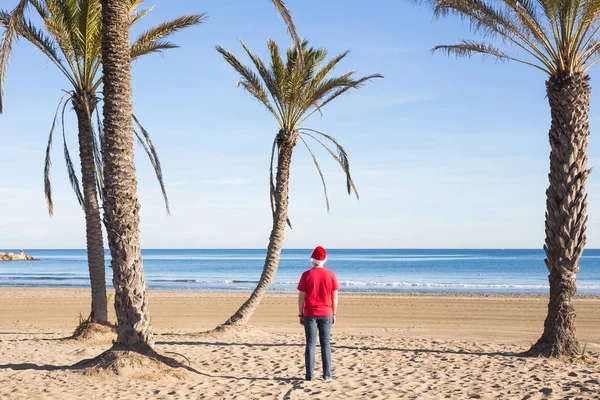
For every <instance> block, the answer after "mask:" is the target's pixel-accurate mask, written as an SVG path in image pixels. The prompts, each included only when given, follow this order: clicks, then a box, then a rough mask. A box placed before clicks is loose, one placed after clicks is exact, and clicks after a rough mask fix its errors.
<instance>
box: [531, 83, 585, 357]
mask: <svg viewBox="0 0 600 400" xmlns="http://www.w3.org/2000/svg"><path fill="white" fill-rule="evenodd" d="M546 87H547V92H548V101H549V103H550V111H551V115H552V125H551V127H550V147H551V152H550V173H549V175H548V177H549V180H550V186H549V187H548V190H547V191H546V196H547V200H546V243H545V245H544V250H545V251H546V257H547V258H546V260H545V262H546V266H547V267H548V271H549V272H550V274H549V276H548V279H549V282H550V301H549V303H548V315H547V317H546V321H545V322H544V333H543V334H542V337H541V338H540V339H539V340H538V341H537V343H536V344H534V345H533V346H532V347H531V349H530V350H529V354H531V355H535V356H537V355H543V356H546V357H552V356H561V355H567V356H569V355H574V354H577V353H578V352H579V343H578V342H577V338H576V337H575V309H574V307H573V297H574V296H575V293H576V291H577V287H576V284H575V281H576V274H577V272H578V271H579V259H580V257H581V253H582V252H583V249H584V247H585V243H586V225H587V218H588V217H587V195H586V193H585V184H586V181H587V178H588V176H589V174H590V172H591V169H589V170H587V169H586V165H587V161H588V159H587V154H586V153H587V147H588V139H589V136H590V126H589V121H588V113H589V106H590V97H591V93H592V90H591V88H590V85H589V77H588V76H587V75H583V74H575V75H571V76H554V77H551V78H550V79H549V80H548V82H547V83H546Z"/></svg>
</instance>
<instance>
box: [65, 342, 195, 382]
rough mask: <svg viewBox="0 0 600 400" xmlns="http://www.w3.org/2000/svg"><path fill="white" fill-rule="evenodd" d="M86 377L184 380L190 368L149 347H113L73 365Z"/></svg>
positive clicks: (190, 370) (192, 370) (191, 370)
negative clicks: (109, 376)
mask: <svg viewBox="0 0 600 400" xmlns="http://www.w3.org/2000/svg"><path fill="white" fill-rule="evenodd" d="M73 367H74V368H76V369H83V370H84V373H85V374H86V375H111V376H115V375H116V376H122V377H127V378H137V379H145V380H160V379H169V380H173V379H175V380H179V379H185V377H186V376H187V374H189V373H190V372H196V373H197V371H195V370H194V369H193V368H191V367H189V366H187V365H184V364H182V363H180V362H179V361H177V360H175V359H173V358H171V357H167V356H164V355H162V354H159V353H157V352H156V351H154V350H153V349H151V348H150V347H148V346H138V347H136V348H125V347H123V346H119V345H114V346H113V347H112V348H111V349H110V350H107V351H105V352H104V353H102V354H100V355H99V356H97V357H95V358H92V359H89V360H83V361H80V362H78V363H77V364H75V365H73Z"/></svg>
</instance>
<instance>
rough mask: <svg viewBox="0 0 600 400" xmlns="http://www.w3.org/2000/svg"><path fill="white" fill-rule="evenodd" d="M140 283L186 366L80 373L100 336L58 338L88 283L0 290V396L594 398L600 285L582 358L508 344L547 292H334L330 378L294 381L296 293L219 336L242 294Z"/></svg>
mask: <svg viewBox="0 0 600 400" xmlns="http://www.w3.org/2000/svg"><path fill="white" fill-rule="evenodd" d="M150 296H151V297H150V307H151V313H152V323H153V327H154V331H155V333H156V337H155V338H156V342H157V346H156V347H157V350H158V351H159V352H162V353H164V354H167V355H170V356H172V357H173V358H176V359H178V360H181V361H182V362H184V363H187V361H185V358H187V359H188V360H189V361H190V366H191V367H192V368H193V371H192V372H189V371H181V373H178V374H177V375H178V377H172V376H170V377H166V378H164V379H160V380H156V379H155V378H156V375H152V373H151V371H149V373H148V374H147V376H146V379H133V378H131V377H128V376H113V375H108V374H86V373H85V372H84V371H81V370H79V369H76V368H73V367H72V366H73V364H75V363H77V362H78V361H81V360H83V359H86V358H91V357H94V356H96V355H98V354H100V353H102V351H104V350H106V349H107V348H108V347H110V344H108V343H98V342H96V343H82V342H76V341H72V340H60V339H61V338H64V337H66V336H68V335H69V334H70V333H71V331H72V330H73V328H74V327H75V325H76V324H77V322H78V318H79V317H78V315H79V313H82V314H85V313H86V311H87V310H88V307H89V304H88V301H89V292H88V291H86V290H67V289H60V290H52V289H18V290H16V289H1V290H0V398H1V399H5V398H7V399H28V400H30V399H38V398H39V399H71V398H73V399H74V398H84V399H96V398H97V399H100V398H114V399H117V398H119V399H133V398H157V399H175V398H190V399H260V398H272V399H304V398H315V399H320V398H331V399H340V398H343V399H370V398H372V399H395V398H414V399H441V398H452V399H464V398H489V399H492V398H498V399H525V398H527V399H563V398H573V399H576V398H583V399H588V398H595V399H600V362H599V361H600V356H599V355H598V351H599V350H600V335H599V332H598V328H599V327H600V299H598V298H578V299H577V300H576V309H577V312H578V317H577V329H578V337H579V339H580V341H581V343H582V344H586V345H587V359H588V360H587V361H586V362H581V361H569V360H547V359H533V358H525V357H519V356H518V355H516V354H518V353H519V352H521V351H524V350H526V349H527V348H528V347H529V346H530V345H531V344H532V342H534V341H535V340H536V339H537V338H538V337H539V335H540V334H541V330H542V325H543V319H544V317H545V312H546V298H544V297H535V296H487V297H484V296H468V297H461V296H428V295H413V296H410V295H393V296H382V295H345V294H343V293H342V295H341V297H340V309H339V312H338V322H337V323H336V324H335V325H334V328H333V333H332V343H333V371H332V372H333V376H334V381H333V382H323V381H321V380H316V381H313V382H304V381H303V380H302V377H303V376H304V371H303V351H304V347H303V340H304V336H303V331H302V327H301V326H300V325H299V324H298V319H297V317H296V314H297V309H296V298H295V296H293V295H282V294H273V295H269V296H267V298H265V300H264V301H263V303H262V304H261V306H260V308H259V310H258V311H257V313H256V315H255V317H254V318H253V319H252V321H251V322H252V324H253V325H254V326H255V327H257V328H259V329H255V330H248V331H245V332H241V333H238V334H226V335H221V336H218V335H202V334H198V333H199V332H201V331H204V330H208V329H212V328H214V327H215V326H216V325H217V324H218V323H220V322H222V321H223V320H224V319H225V318H226V317H228V316H229V314H230V313H231V312H232V311H234V310H235V309H236V307H237V306H239V305H240V304H241V303H242V302H243V300H244V299H245V296H246V295H245V294H232V293H227V294H221V293H181V292H179V293H176V292H150ZM111 318H113V319H114V316H113V317H111ZM317 350H318V349H317ZM183 356H185V358H184V357H183ZM320 370H321V369H320V362H319V360H317V364H316V375H317V376H318V375H319V372H320Z"/></svg>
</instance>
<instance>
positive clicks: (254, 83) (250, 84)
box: [216, 46, 283, 126]
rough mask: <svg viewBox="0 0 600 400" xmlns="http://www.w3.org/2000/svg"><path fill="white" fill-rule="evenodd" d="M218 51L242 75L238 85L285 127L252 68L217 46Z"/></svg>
mask: <svg viewBox="0 0 600 400" xmlns="http://www.w3.org/2000/svg"><path fill="white" fill-rule="evenodd" d="M216 50H217V51H218V52H219V53H220V54H221V55H222V56H223V58H224V59H225V61H227V63H228V64H229V65H231V66H232V67H233V69H235V70H236V71H237V73H238V74H240V75H241V77H242V79H241V80H239V81H238V85H240V86H242V87H243V88H244V89H246V91H247V92H248V93H250V94H251V95H252V96H254V98H256V99H257V100H258V101H259V102H261V103H262V104H263V105H264V106H265V107H266V108H267V110H269V111H270V112H271V114H273V116H274V117H275V118H276V119H277V121H278V122H279V125H280V126H283V120H282V118H280V116H279V115H278V113H277V112H276V111H275V109H274V108H273V106H272V105H271V102H270V101H269V97H268V96H267V92H266V91H265V89H264V87H263V85H262V83H261V81H260V79H259V77H258V76H257V75H256V74H255V73H254V72H252V70H251V69H250V68H248V67H246V66H245V65H244V64H242V63H241V62H240V61H239V60H238V59H237V58H236V57H235V55H233V53H231V52H230V51H228V50H226V49H224V48H223V47H221V46H216Z"/></svg>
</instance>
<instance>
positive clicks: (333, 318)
mask: <svg viewBox="0 0 600 400" xmlns="http://www.w3.org/2000/svg"><path fill="white" fill-rule="evenodd" d="M333 324H335V315H334V316H333V317H331V325H333Z"/></svg>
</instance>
